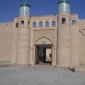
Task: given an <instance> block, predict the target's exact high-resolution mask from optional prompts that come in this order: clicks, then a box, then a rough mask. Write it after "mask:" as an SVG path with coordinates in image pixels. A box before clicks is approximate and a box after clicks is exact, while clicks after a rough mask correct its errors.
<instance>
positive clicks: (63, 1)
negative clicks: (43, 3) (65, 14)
mask: <svg viewBox="0 0 85 85" xmlns="http://www.w3.org/2000/svg"><path fill="white" fill-rule="evenodd" d="M60 3H69V4H70V0H59V1H58V4H60Z"/></svg>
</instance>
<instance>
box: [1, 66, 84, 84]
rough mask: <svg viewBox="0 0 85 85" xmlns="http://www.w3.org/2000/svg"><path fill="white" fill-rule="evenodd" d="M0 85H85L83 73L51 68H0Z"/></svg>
mask: <svg viewBox="0 0 85 85" xmlns="http://www.w3.org/2000/svg"><path fill="white" fill-rule="evenodd" d="M0 85H85V73H81V72H76V73H74V72H71V71H70V70H67V69H58V68H53V67H36V66H35V67H1V68H0Z"/></svg>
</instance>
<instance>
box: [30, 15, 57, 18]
mask: <svg viewBox="0 0 85 85" xmlns="http://www.w3.org/2000/svg"><path fill="white" fill-rule="evenodd" d="M56 16H57V15H44V16H31V18H48V17H49V18H52V17H54V18H56Z"/></svg>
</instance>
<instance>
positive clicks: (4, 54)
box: [0, 27, 13, 64]
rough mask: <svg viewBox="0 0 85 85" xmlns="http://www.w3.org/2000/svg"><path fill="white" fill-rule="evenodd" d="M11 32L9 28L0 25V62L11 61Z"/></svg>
mask: <svg viewBox="0 0 85 85" xmlns="http://www.w3.org/2000/svg"><path fill="white" fill-rule="evenodd" d="M12 33H13V30H12V29H11V28H1V27H0V64H1V63H11V48H12Z"/></svg>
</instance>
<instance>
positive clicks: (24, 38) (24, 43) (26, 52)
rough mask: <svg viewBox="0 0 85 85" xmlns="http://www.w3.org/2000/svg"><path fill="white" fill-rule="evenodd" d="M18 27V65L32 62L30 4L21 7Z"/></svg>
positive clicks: (23, 4)
mask: <svg viewBox="0 0 85 85" xmlns="http://www.w3.org/2000/svg"><path fill="white" fill-rule="evenodd" d="M16 22H17V23H18V26H17V29H18V31H17V64H26V65H28V64H29V62H30V26H29V24H30V4H28V3H27V2H26V3H22V4H21V5H20V17H19V18H18V19H17V21H16Z"/></svg>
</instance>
